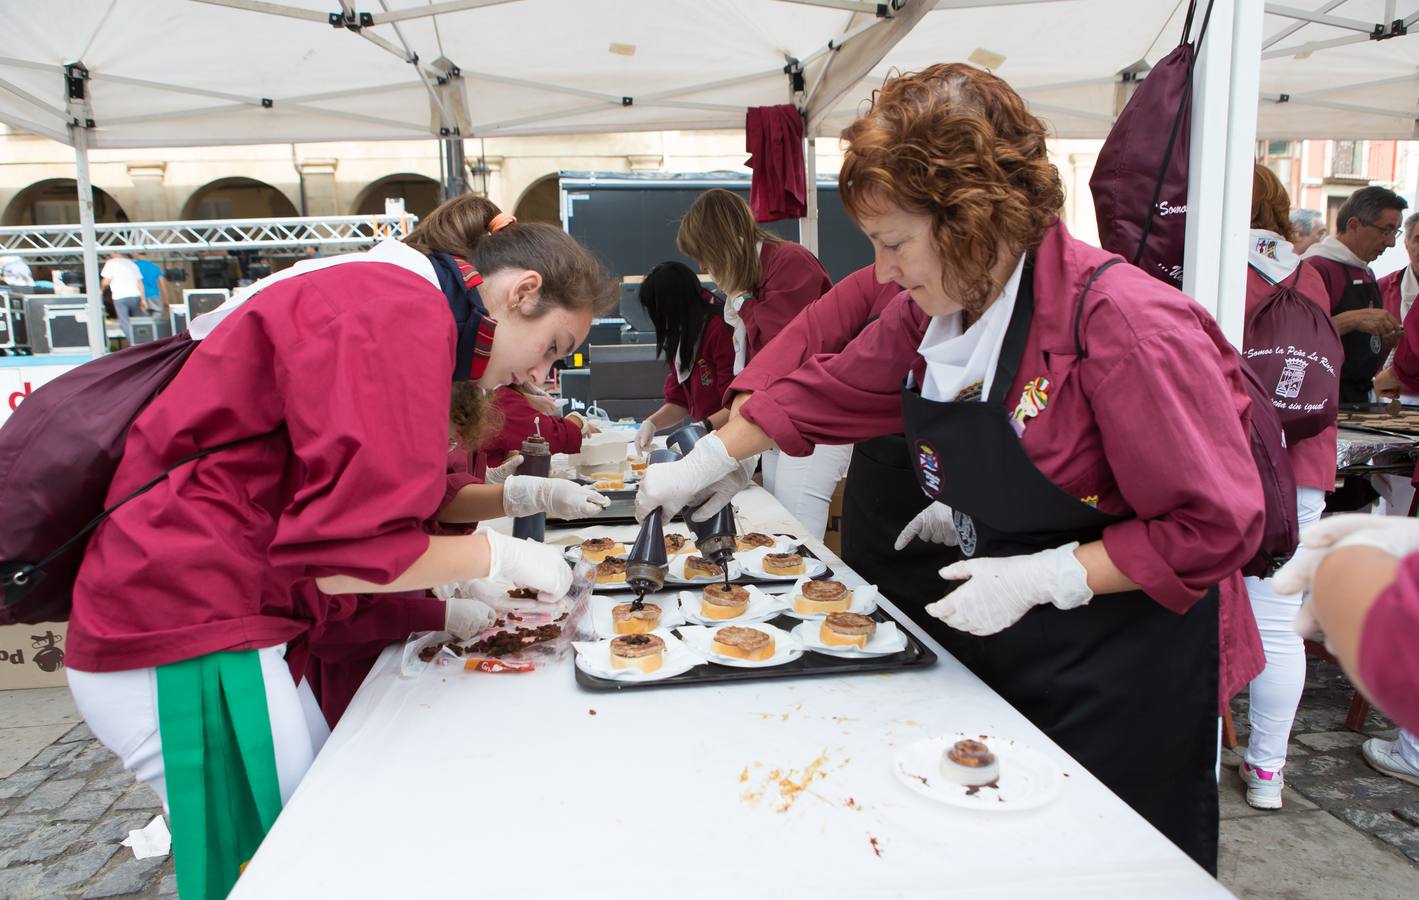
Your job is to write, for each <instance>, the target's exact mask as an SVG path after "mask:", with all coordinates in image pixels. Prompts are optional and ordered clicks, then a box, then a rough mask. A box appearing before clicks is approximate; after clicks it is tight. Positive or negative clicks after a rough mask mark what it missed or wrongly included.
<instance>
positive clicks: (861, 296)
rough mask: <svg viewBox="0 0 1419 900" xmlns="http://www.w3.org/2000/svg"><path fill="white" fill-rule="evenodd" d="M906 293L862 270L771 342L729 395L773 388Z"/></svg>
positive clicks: (870, 270) (843, 342)
mask: <svg viewBox="0 0 1419 900" xmlns="http://www.w3.org/2000/svg"><path fill="white" fill-rule="evenodd" d="M901 292H902V288H901V286H900V285H898V284H896V283H895V282H891V281H889V282H887V283H886V284H878V283H877V273H876V270H875V269H874V268H873V267H872V266H864V267H863V268H861V269H858V270H857V271H856V272H853V273H852V274H851V275H849V276H847V277H846V278H844V279H843V280H842V281H839V282H838V283H837V284H836V285H834V286H833V288H832V290H830V291H828V292H827V293H826V294H824V295H823V296H822V297H820V298H818V299H817V300H814V301H813V302H812V303H810V304H809V305H808V306H807V307H806V308H805V309H804V310H803V311H802V312H801V313H799V314H798V315H797V316H795V317H794V319H793V321H792V322H790V323H788V326H787V327H786V328H784V329H783V330H782V331H780V332H779V333H778V336H777V337H775V338H774V339H773V340H772V341H770V342H769V343H768V345H767V350H766V352H764V353H761V354H759V355H758V356H756V357H754V359H753V360H752V361H751V362H750V363H749V364H748V365H747V366H745V367H744V371H742V372H740V373H739V376H738V377H737V378H735V379H734V383H733V384H731V385H730V387H729V392H730V393H731V394H734V393H752V392H754V391H757V390H760V389H761V388H765V387H768V386H769V385H770V384H772V383H773V382H774V381H776V380H777V379H778V378H780V377H782V376H784V375H787V374H788V373H790V372H792V371H793V370H794V369H797V368H798V367H799V366H801V365H803V363H805V362H807V361H808V359H809V357H811V356H814V355H815V354H818V353H837V352H838V351H840V350H842V349H843V348H844V347H846V346H847V344H848V341H851V340H852V339H853V338H855V337H857V335H858V333H859V332H860V331H862V329H863V328H865V327H867V323H868V321H869V320H871V319H872V318H873V317H874V316H878V315H881V313H882V310H884V309H886V308H887V304H888V303H889V302H890V301H891V300H892V298H893V297H895V296H897V295H898V294H900V293H901Z"/></svg>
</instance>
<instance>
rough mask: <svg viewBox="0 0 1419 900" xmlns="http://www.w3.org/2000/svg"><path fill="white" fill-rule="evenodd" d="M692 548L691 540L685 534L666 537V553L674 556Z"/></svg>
mask: <svg viewBox="0 0 1419 900" xmlns="http://www.w3.org/2000/svg"><path fill="white" fill-rule="evenodd" d="M688 546H690V539H689V538H687V537H685V536H684V535H683V534H667V535H666V536H665V552H666V553H669V554H670V555H672V556H674V555H675V554H676V553H679V552H681V551H683V550H684V549H685V548H686V547H688Z"/></svg>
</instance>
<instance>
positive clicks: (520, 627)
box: [400, 560, 596, 677]
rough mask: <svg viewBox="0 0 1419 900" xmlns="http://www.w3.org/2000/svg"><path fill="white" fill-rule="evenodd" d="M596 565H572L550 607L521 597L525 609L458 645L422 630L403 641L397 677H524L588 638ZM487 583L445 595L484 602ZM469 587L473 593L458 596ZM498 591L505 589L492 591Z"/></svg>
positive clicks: (508, 612)
mask: <svg viewBox="0 0 1419 900" xmlns="http://www.w3.org/2000/svg"><path fill="white" fill-rule="evenodd" d="M595 570H596V564H595V563H591V562H587V561H585V560H581V561H578V562H577V564H576V567H575V569H574V570H573V572H572V588H571V590H570V591H568V592H567V595H566V596H565V597H562V598H561V599H560V600H558V601H556V602H555V603H539V602H537V600H536V599H535V598H525V599H524V600H523V602H524V603H526V604H528V605H526V606H519V607H517V608H515V609H507V608H503V609H501V610H500V612H499V614H498V619H497V620H496V621H495V622H494V623H493V627H492V628H489V629H488V630H486V631H484V632H482V633H481V634H479V635H477V636H476V637H474V638H472V639H469V640H460V639H459V638H457V637H455V636H454V635H451V634H449V633H448V632H446V631H423V632H416V633H415V634H412V635H410V636H409V640H408V641H407V642H405V644H404V651H403V656H402V659H401V661H400V672H401V674H403V675H404V676H405V677H414V676H417V675H420V674H422V673H424V672H426V671H428V670H429V669H434V668H436V669H448V670H452V669H454V668H463V669H464V670H465V671H472V672H489V673H494V674H501V673H509V672H512V673H516V672H530V671H532V670H534V669H536V668H537V667H538V666H541V665H545V664H547V663H550V662H553V661H555V660H557V659H560V658H561V657H562V656H563V655H564V654H565V653H566V652H567V651H568V650H569V649H570V648H571V645H572V642H573V641H584V640H589V639H592V638H593V630H592V625H591V585H592V579H593V575H594V572H595ZM489 584H492V583H491V582H481V583H480V582H463V583H462V584H460V585H457V586H454V588H453V590H452V591H451V592H449V593H447V595H446V596H445V597H444V599H445V601H446V600H447V597H448V596H473V597H476V598H477V599H481V600H484V601H485V602H487V585H489ZM468 585H475V586H476V585H482V586H478V587H473V588H471V590H472V591H473V593H472V594H471V595H470V594H465V593H462V592H463V591H465V590H470V588H469V587H466V586H468ZM498 589H499V590H502V591H504V592H506V591H508V590H509V589H508V588H507V587H506V586H505V585H501V586H498ZM436 593H438V592H437V591H436Z"/></svg>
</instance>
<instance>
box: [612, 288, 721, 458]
mask: <svg viewBox="0 0 1419 900" xmlns="http://www.w3.org/2000/svg"><path fill="white" fill-rule="evenodd" d="M640 301H641V306H643V307H645V311H646V314H647V315H649V316H650V321H651V322H652V324H654V325H655V355H656V356H663V357H665V367H666V368H667V369H669V370H670V371H669V373H668V374H666V376H665V404H664V405H663V406H661V407H660V408H659V409H657V410H656V411H655V412H653V413H651V414H650V415H649V416H647V417H646V419H645V421H644V422H642V423H641V427H640V430H639V431H638V432H636V449H637V450H639V451H640V452H642V453H644V452H646V451H647V450H648V449H650V442H651V439H652V438H654V437H655V433H656V432H657V431H660V430H661V429H665V428H669V427H671V426H672V425H676V424H678V423H679V422H680V421H681V420H682V419H684V418H685V416H686V415H689V417H690V418H691V419H693V420H695V421H697V422H702V423H704V424H705V426H706V428H707V429H709V430H711V431H712V430H714V429H715V428H717V427H719V426H720V425H723V424H724V423H725V422H726V421H728V419H729V413H728V412H727V411H726V410H725V408H724V392H725V390H726V389H728V387H729V381H730V379H732V378H733V377H734V341H733V334H732V333H731V332H730V330H729V326H727V325H725V324H724V307H723V306H722V305H721V304H720V303H719V301H718V300H717V299H716V298H715V296H714V295H713V294H711V293H710V292H709V291H707V290H705V288H704V286H703V285H701V284H700V279H699V276H698V275H696V274H695V273H694V272H693V271H692V270H691V269H690V267H689V266H687V265H685V264H684V263H678V262H663V263H661V264H660V265H658V266H656V267H655V268H653V269H651V270H650V272H649V273H648V274H647V275H646V276H645V278H644V279H643V280H642V281H641V286H640Z"/></svg>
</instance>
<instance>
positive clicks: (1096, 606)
mask: <svg viewBox="0 0 1419 900" xmlns="http://www.w3.org/2000/svg"><path fill="white" fill-rule="evenodd" d="M1045 138H1046V130H1045V127H1044V125H1043V124H1042V123H1041V122H1040V121H1039V120H1038V119H1036V118H1035V117H1034V116H1033V115H1032V114H1031V113H1030V112H1029V110H1028V109H1027V108H1026V106H1025V103H1024V101H1023V100H1022V99H1021V98H1020V96H1019V95H1018V94H1016V93H1015V92H1014V91H1013V90H1011V88H1010V87H1009V85H1007V84H1006V83H1005V82H1004V81H1002V80H1000V79H999V78H997V77H995V76H994V75H991V74H990V73H988V72H986V71H984V70H981V69H977V68H974V67H972V66H968V65H959V64H953V65H940V66H933V67H931V68H929V69H927V70H925V71H923V72H919V73H914V74H908V75H902V76H899V77H896V78H893V79H890V80H888V81H887V83H886V84H885V85H884V86H883V87H882V89H881V90H879V91H878V92H877V93H876V94H875V95H874V97H873V101H872V106H871V108H870V109H869V110H868V111H867V112H866V113H865V114H864V115H863V116H862V117H861V118H859V119H858V120H857V121H856V122H854V123H853V124H852V125H851V126H849V127H848V129H847V130H846V131H845V132H844V133H843V139H844V141H845V143H846V154H845V156H844V160H843V168H842V173H841V175H840V176H839V184H840V185H841V191H842V196H843V202H844V204H845V206H846V207H847V209H848V211H849V213H850V214H851V215H852V216H853V218H854V219H855V220H856V222H857V223H858V225H859V226H860V227H861V228H862V230H863V231H864V232H865V233H866V234H867V237H868V238H869V239H870V240H871V242H872V245H873V248H874V250H875V268H876V273H877V277H878V278H879V279H882V280H884V281H885V280H891V281H895V282H897V283H898V284H900V285H902V286H903V287H904V288H906V294H905V295H901V296H898V297H897V298H895V299H894V300H892V301H891V302H890V303H888V305H887V307H886V308H885V309H884V310H883V312H882V314H881V316H880V317H879V318H878V319H877V321H875V322H873V323H872V324H870V325H869V326H868V327H867V328H866V329H864V330H863V332H862V334H861V335H859V336H858V337H857V338H856V339H854V340H853V341H852V342H851V343H850V344H848V345H847V347H846V348H845V349H844V350H843V351H842V352H840V353H838V354H835V355H818V356H814V357H812V358H811V359H809V360H808V361H807V362H806V363H805V364H804V365H802V366H801V367H800V368H798V369H797V370H796V371H795V372H793V373H791V374H789V375H786V376H783V377H780V378H778V379H777V380H775V381H773V382H772V383H770V384H768V385H767V386H765V387H762V388H759V389H757V390H756V391H755V392H754V393H753V395H752V396H751V397H749V399H748V400H746V401H745V402H744V403H743V405H742V406H741V407H740V409H739V414H738V415H737V416H735V417H732V418H731V419H730V421H729V422H728V423H726V424H725V425H724V427H722V428H720V429H719V430H718V431H716V432H715V433H714V434H713V435H710V436H709V437H707V438H704V439H702V440H701V441H700V442H699V443H698V444H696V446H695V448H694V450H693V451H691V452H690V453H689V454H687V455H686V457H685V458H684V459H683V460H680V461H677V462H673V463H664V464H660V465H655V466H651V467H650V468H649V469H648V470H647V471H646V475H645V478H644V479H643V480H642V482H641V487H640V493H639V496H638V497H637V511H638V513H639V512H641V511H642V510H649V509H652V508H655V507H661V508H662V509H663V510H664V511H665V513H667V514H673V513H675V512H678V511H679V510H681V509H684V508H687V507H689V508H694V507H698V509H697V511H696V512H695V515H697V516H701V517H703V516H705V515H709V514H711V513H713V512H714V507H715V506H716V505H722V502H706V501H707V500H708V499H709V498H710V497H712V496H713V497H718V498H724V497H728V496H732V494H733V489H734V488H736V487H739V486H740V485H741V484H742V482H743V477H742V474H740V472H739V464H738V462H737V460H739V459H743V458H747V457H748V456H750V455H752V454H754V453H757V452H761V451H763V450H764V449H766V448H768V447H771V446H775V445H777V446H778V447H779V448H780V449H781V450H782V451H783V452H785V453H790V454H799V455H801V454H804V453H807V452H808V451H809V450H810V449H811V448H812V447H813V446H814V445H816V444H818V443H828V442H834V443H839V442H845V441H858V440H863V439H866V438H870V437H875V436H878V435H883V434H890V433H894V432H897V431H901V430H903V427H904V426H905V433H906V435H907V446H908V450H909V453H910V455H911V458H912V462H913V466H914V467H915V469H916V473H917V478H918V482H919V483H920V485H921V487H922V489H923V490H924V491H925V492H926V493H927V495H928V496H930V497H931V499H932V500H934V501H935V504H934V508H935V509H936V510H937V512H938V514H939V515H940V516H941V517H942V518H943V519H950V520H951V523H952V526H953V527H952V529H951V534H952V535H953V536H954V537H955V538H956V540H957V542H958V544H959V549H960V552H961V554H962V555H963V556H964V557H966V558H965V559H964V560H963V561H961V562H956V563H954V564H952V565H949V566H946V567H945V568H943V569H942V570H941V573H940V574H941V577H942V578H944V579H945V580H946V581H947V582H949V584H948V585H946V586H945V587H946V589H947V591H948V592H946V593H945V596H944V597H942V598H941V599H939V600H937V601H935V602H933V603H931V604H928V605H927V606H925V607H924V608H915V609H913V608H908V609H906V610H905V612H907V613H908V615H911V616H912V617H913V618H914V619H915V620H916V621H917V622H918V623H920V624H921V625H922V626H923V627H925V628H927V629H928V630H930V631H931V632H932V634H933V635H934V636H936V637H937V639H938V640H940V641H941V642H942V644H943V645H944V646H945V647H946V649H947V650H948V651H950V652H951V653H952V655H954V656H955V657H956V658H957V659H959V660H960V661H961V662H962V663H964V664H965V665H966V666H967V667H968V668H970V669H971V670H972V671H973V672H975V673H976V674H977V675H978V676H979V677H980V678H981V679H983V680H984V681H985V683H986V684H988V685H990V686H991V687H992V688H993V689H995V690H996V691H997V692H998V693H999V694H1000V695H1001V696H1002V697H1003V698H1004V699H1005V700H1006V702H1008V703H1010V704H1011V705H1013V706H1014V707H1015V708H1016V709H1018V710H1019V711H1020V712H1021V713H1023V714H1024V715H1026V716H1027V717H1029V719H1030V720H1031V721H1032V722H1034V723H1035V724H1036V725H1037V726H1039V727H1040V728H1041V729H1043V730H1044V732H1045V733H1046V734H1048V735H1049V736H1050V737H1051V738H1052V739H1053V740H1055V741H1056V742H1057V743H1059V745H1060V746H1061V747H1063V748H1064V750H1065V751H1066V752H1068V753H1069V754H1070V755H1072V756H1073V757H1074V758H1075V759H1076V760H1078V761H1079V762H1080V763H1081V764H1083V765H1084V766H1085V767H1087V768H1088V769H1089V770H1090V771H1091V772H1092V773H1094V774H1095V775H1096V776H1098V778H1099V779H1100V780H1102V781H1103V782H1104V783H1105V784H1106V785H1108V786H1109V787H1110V788H1111V789H1112V790H1113V791H1114V792H1115V793H1117V794H1118V795H1119V796H1120V797H1121V798H1122V799H1123V800H1124V801H1125V802H1127V803H1128V804H1129V805H1131V806H1132V807H1133V808H1134V809H1135V810H1137V811H1138V812H1139V813H1140V814H1141V815H1142V816H1143V817H1144V818H1146V819H1147V820H1148V821H1150V822H1152V823H1153V824H1154V825H1155V826H1156V827H1157V828H1158V829H1159V830H1160V831H1162V832H1163V833H1164V834H1165V835H1167V836H1168V837H1169V838H1170V839H1171V840H1173V841H1174V842H1175V843H1176V844H1177V845H1178V846H1179V847H1181V848H1182V849H1183V850H1184V851H1185V852H1187V853H1188V854H1189V855H1190V856H1192V857H1193V858H1194V859H1195V860H1197V861H1198V863H1200V864H1201V865H1203V866H1204V867H1206V868H1207V869H1208V870H1209V871H1213V872H1215V871H1216V863H1217V815H1218V808H1217V782H1216V770H1215V766H1216V763H1217V753H1218V720H1217V714H1218V703H1219V700H1220V699H1221V697H1227V696H1230V695H1231V694H1232V693H1235V691H1236V690H1237V689H1238V688H1239V687H1240V686H1241V685H1242V684H1245V683H1246V682H1248V681H1250V680H1251V678H1252V676H1254V675H1255V674H1256V672H1257V671H1258V669H1259V668H1260V663H1261V658H1260V646H1259V643H1258V641H1257V637H1256V630H1255V623H1254V622H1253V621H1252V618H1251V611H1250V609H1249V608H1248V607H1247V606H1246V601H1245V600H1244V599H1242V598H1241V597H1240V596H1237V597H1231V596H1230V595H1228V599H1227V600H1225V601H1222V602H1221V603H1220V604H1219V596H1218V589H1217V585H1218V583H1219V582H1221V581H1223V580H1224V579H1230V578H1231V577H1232V576H1233V575H1234V574H1235V573H1236V572H1237V571H1238V569H1240V568H1241V566H1242V565H1243V564H1244V563H1245V562H1246V561H1247V560H1249V559H1250V558H1251V557H1252V555H1253V554H1254V553H1255V552H1256V548H1257V545H1258V542H1259V535H1260V527H1261V523H1262V517H1263V513H1264V507H1263V501H1262V494H1261V485H1260V479H1259V478H1258V476H1257V472H1256V466H1255V464H1254V463H1253V461H1252V456H1251V450H1250V447H1249V444H1248V439H1247V435H1246V430H1245V423H1246V421H1247V417H1248V416H1249V415H1250V401H1249V399H1248V395H1247V393H1246V388H1245V386H1244V383H1243V374H1242V372H1241V369H1240V365H1239V362H1238V359H1237V355H1236V351H1235V350H1234V349H1233V348H1232V347H1231V346H1230V345H1229V344H1228V343H1227V340H1226V338H1225V337H1224V336H1223V335H1222V333H1221V329H1220V328H1218V326H1217V324H1216V322H1214V321H1213V320H1212V319H1211V318H1210V317H1209V316H1208V315H1207V314H1206V313H1205V312H1204V311H1203V309H1202V307H1201V306H1199V305H1198V304H1197V303H1195V302H1194V301H1192V300H1191V299H1189V298H1188V297H1186V296H1185V295H1183V294H1182V293H1180V292H1179V291H1176V290H1174V289H1172V288H1170V287H1168V286H1166V285H1164V284H1162V283H1160V282H1159V281H1157V280H1156V279H1153V278H1151V277H1150V276H1148V275H1147V274H1145V273H1144V272H1142V271H1141V270H1139V269H1137V268H1134V267H1132V266H1129V265H1127V264H1126V263H1123V262H1122V261H1121V260H1119V259H1118V258H1117V257H1113V256H1111V255H1110V254H1108V253H1106V252H1104V251H1102V250H1099V249H1098V248H1096V247H1092V246H1090V245H1088V244H1086V243H1084V242H1082V241H1079V240H1076V239H1075V238H1073V237H1071V236H1070V234H1069V232H1068V231H1067V230H1066V229H1065V227H1064V225H1063V223H1061V222H1060V220H1059V215H1060V210H1061V207H1062V206H1063V199H1064V193H1063V189H1062V186H1061V184H1060V180H1059V173H1058V172H1057V171H1056V170H1055V167H1054V166H1053V165H1052V164H1051V163H1050V162H1049V156H1048V152H1047V150H1046V146H1045ZM937 533H940V534H943V535H944V534H945V533H946V530H945V529H944V528H943V529H939V530H938V529H934V528H932V529H923V531H922V532H921V534H923V535H928V534H937ZM1219 607H1220V610H1219ZM1219 616H1220V624H1219ZM1219 632H1220V635H1221V637H1222V640H1221V642H1220V646H1219ZM1219 660H1220V667H1219Z"/></svg>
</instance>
